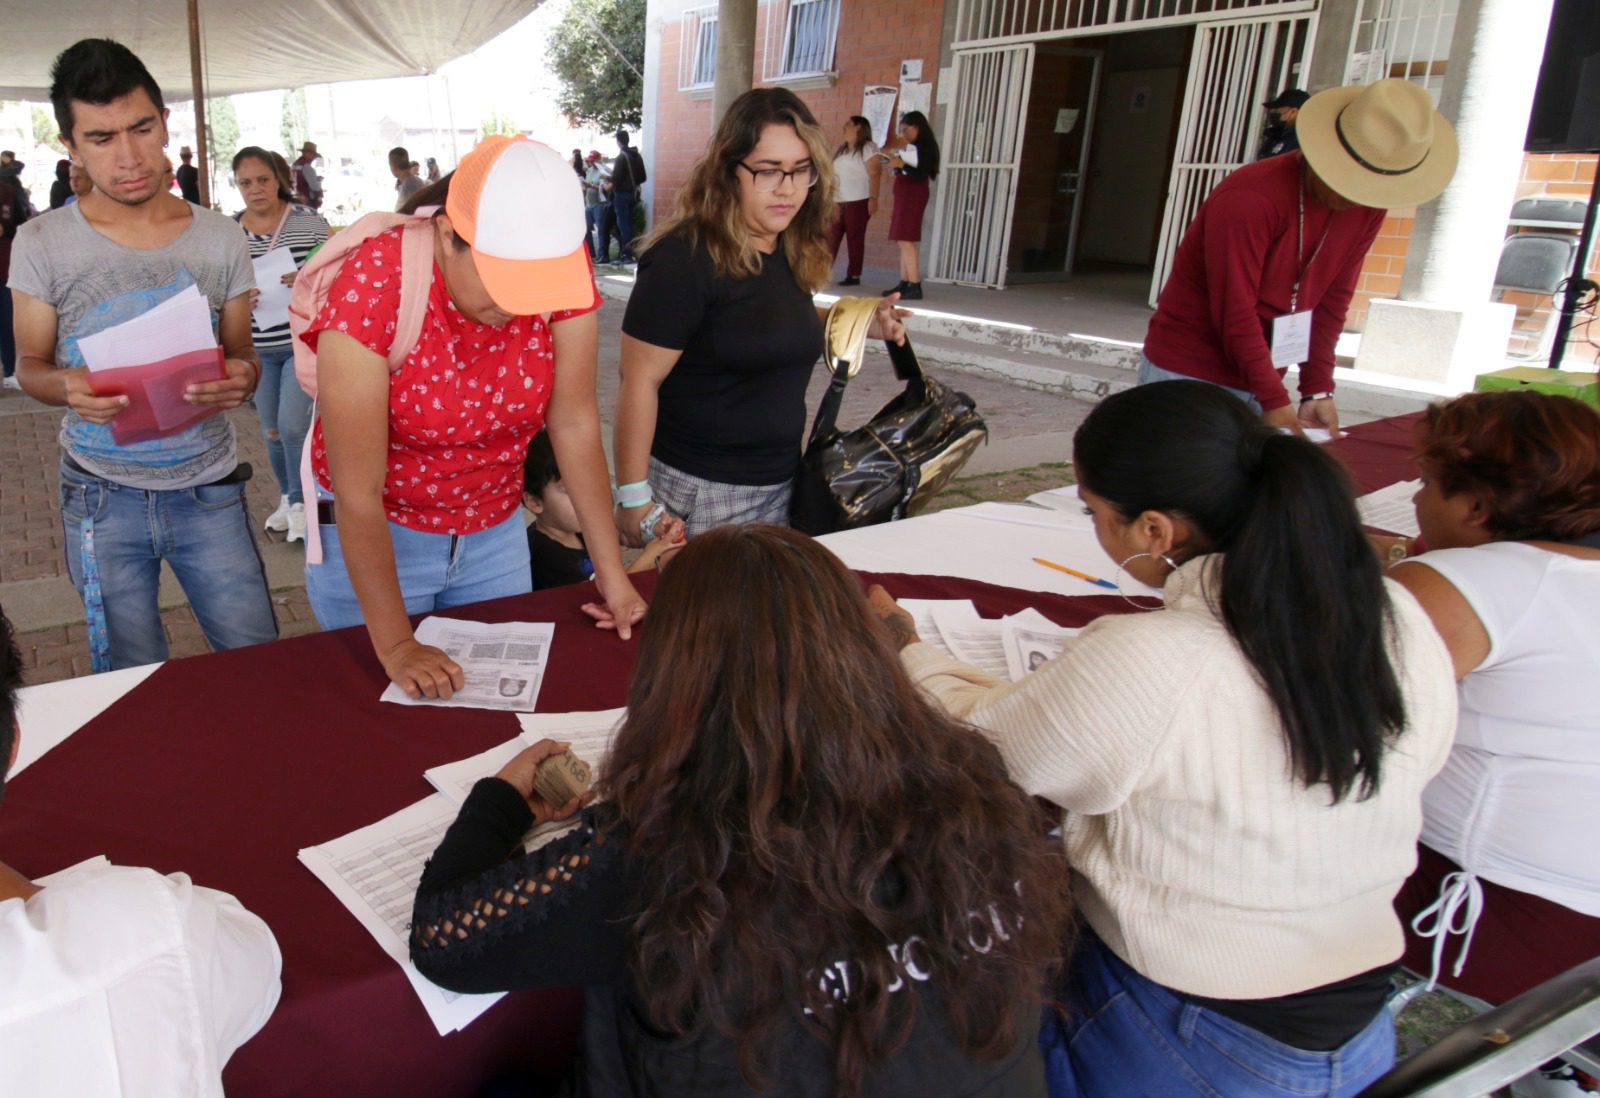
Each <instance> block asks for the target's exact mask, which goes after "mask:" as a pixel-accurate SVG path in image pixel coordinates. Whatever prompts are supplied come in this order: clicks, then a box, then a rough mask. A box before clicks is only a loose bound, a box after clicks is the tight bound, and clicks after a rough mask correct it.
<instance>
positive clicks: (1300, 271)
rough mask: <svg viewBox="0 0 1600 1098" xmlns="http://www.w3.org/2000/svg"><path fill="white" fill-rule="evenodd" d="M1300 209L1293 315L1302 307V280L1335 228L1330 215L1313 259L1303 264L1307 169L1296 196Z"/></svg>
mask: <svg viewBox="0 0 1600 1098" xmlns="http://www.w3.org/2000/svg"><path fill="white" fill-rule="evenodd" d="M1296 198H1297V199H1298V202H1299V208H1300V219H1299V222H1298V224H1299V228H1298V229H1297V231H1296V232H1295V234H1294V262H1295V272H1294V287H1293V289H1291V290H1290V291H1289V312H1290V313H1291V314H1293V313H1294V312H1296V311H1297V309H1298V307H1299V305H1300V280H1301V279H1302V278H1304V277H1305V273H1306V272H1307V271H1309V270H1310V269H1311V264H1313V263H1315V262H1316V261H1317V255H1318V254H1319V253H1320V252H1321V251H1322V246H1323V245H1324V244H1326V243H1327V241H1328V230H1329V229H1331V228H1332V227H1333V215H1332V214H1331V213H1330V214H1329V215H1328V220H1327V221H1326V222H1324V223H1323V226H1322V238H1321V239H1320V240H1318V241H1317V246H1316V247H1315V248H1314V249H1312V251H1311V258H1310V259H1308V260H1306V261H1305V262H1304V263H1301V261H1300V257H1301V256H1303V255H1305V254H1306V174H1305V169H1304V168H1301V169H1300V190H1299V193H1298V194H1297V195H1296Z"/></svg>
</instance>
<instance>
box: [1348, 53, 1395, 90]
mask: <svg viewBox="0 0 1600 1098" xmlns="http://www.w3.org/2000/svg"><path fill="white" fill-rule="evenodd" d="M1388 75H1389V53H1388V51H1387V50H1384V49H1381V48H1380V49H1375V50H1358V51H1357V52H1355V53H1352V54H1351V55H1350V64H1349V66H1348V68H1347V69H1346V71H1345V80H1344V82H1345V83H1346V84H1374V83H1377V82H1378V81H1379V80H1382V79H1383V78H1384V77H1386V76H1388Z"/></svg>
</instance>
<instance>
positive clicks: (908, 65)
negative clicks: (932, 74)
mask: <svg viewBox="0 0 1600 1098" xmlns="http://www.w3.org/2000/svg"><path fill="white" fill-rule="evenodd" d="M921 79H922V58H920V57H917V58H913V59H911V60H909V61H902V62H900V83H902V84H905V83H909V82H910V81H912V80H921Z"/></svg>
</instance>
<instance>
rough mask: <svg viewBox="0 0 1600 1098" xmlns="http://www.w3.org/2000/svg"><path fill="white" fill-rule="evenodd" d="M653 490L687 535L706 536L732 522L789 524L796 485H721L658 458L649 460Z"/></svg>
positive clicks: (785, 483) (785, 482)
mask: <svg viewBox="0 0 1600 1098" xmlns="http://www.w3.org/2000/svg"><path fill="white" fill-rule="evenodd" d="M650 487H651V489H652V490H653V492H654V493H655V497H656V499H658V500H660V501H661V502H662V503H664V504H666V505H667V510H669V511H671V512H672V513H673V514H675V515H677V516H678V517H679V518H681V519H683V524H684V526H685V527H686V528H687V531H688V535H689V536H690V537H694V536H695V535H697V534H703V533H705V532H706V531H707V530H709V529H711V528H712V527H713V526H726V525H728V524H729V523H747V522H775V523H777V524H779V525H780V526H787V525H789V500H790V498H791V497H792V496H793V495H794V482H793V481H790V480H786V481H784V482H783V483H781V484H722V483H720V482H718V481H714V480H702V479H700V478H699V477H695V476H690V475H689V474H688V473H685V472H683V471H682V470H679V469H674V468H673V467H672V466H670V465H664V464H662V463H661V462H659V461H657V460H656V459H655V458H651V459H650Z"/></svg>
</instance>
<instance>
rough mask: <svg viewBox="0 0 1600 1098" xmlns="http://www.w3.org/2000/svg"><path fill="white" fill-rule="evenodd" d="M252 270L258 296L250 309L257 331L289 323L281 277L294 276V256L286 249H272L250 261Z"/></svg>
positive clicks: (284, 287)
mask: <svg viewBox="0 0 1600 1098" xmlns="http://www.w3.org/2000/svg"><path fill="white" fill-rule="evenodd" d="M250 266H252V267H254V268H255V272H256V289H257V290H259V291H260V294H259V295H258V296H257V297H256V303H255V305H254V306H253V307H252V308H251V312H252V313H254V314H255V319H256V327H257V328H258V329H259V330H261V331H263V332H264V331H266V330H267V329H268V328H276V327H278V326H279V325H280V324H287V323H289V293H290V289H291V288H290V287H288V286H285V285H284V284H283V276H284V275H290V274H294V272H295V265H294V253H293V252H291V251H290V250H289V249H288V248H273V249H272V250H271V251H269V252H267V253H266V254H265V255H258V256H256V257H255V258H254V259H252V260H251V261H250Z"/></svg>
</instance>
